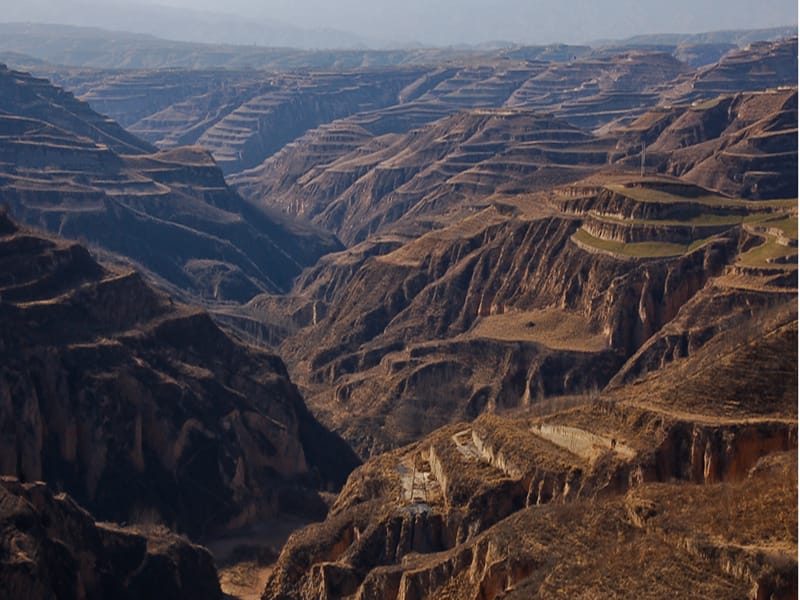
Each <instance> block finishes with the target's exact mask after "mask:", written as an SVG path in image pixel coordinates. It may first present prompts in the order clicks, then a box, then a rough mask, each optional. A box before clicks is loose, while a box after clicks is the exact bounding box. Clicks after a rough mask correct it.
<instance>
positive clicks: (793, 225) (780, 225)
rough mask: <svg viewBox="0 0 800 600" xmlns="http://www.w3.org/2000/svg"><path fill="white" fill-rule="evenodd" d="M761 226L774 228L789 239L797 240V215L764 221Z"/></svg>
mask: <svg viewBox="0 0 800 600" xmlns="http://www.w3.org/2000/svg"><path fill="white" fill-rule="evenodd" d="M761 224H762V225H763V226H765V227H774V228H775V229H780V230H781V231H782V232H783V234H784V235H785V236H786V237H787V238H789V239H792V240H796V239H797V215H789V216H786V217H775V218H773V219H766V220H764V221H762V222H761Z"/></svg>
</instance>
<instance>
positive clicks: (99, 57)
mask: <svg viewBox="0 0 800 600" xmlns="http://www.w3.org/2000/svg"><path fill="white" fill-rule="evenodd" d="M104 10H105V11H106V12H109V11H108V9H104ZM130 10H131V11H133V10H134V9H130ZM136 10H144V9H136ZM173 10H174V11H175V14H173ZM18 13H19V14H23V13H21V11H17V10H11V11H6V12H5V13H4V15H3V18H5V19H6V22H0V62H2V63H7V64H8V65H9V66H12V67H14V68H18V69H24V70H30V71H37V70H38V69H37V68H38V67H40V66H41V62H42V61H45V62H47V63H50V65H61V66H73V67H93V68H101V69H165V68H188V69H208V68H220V67H221V68H227V69H242V68H256V69H270V70H287V69H288V70H291V69H308V68H311V69H351V68H361V67H386V66H396V65H410V64H413V65H432V64H441V63H444V62H447V61H462V62H463V61H464V60H473V61H480V62H484V63H486V62H489V61H492V60H497V59H506V58H510V59H517V60H548V61H569V60H572V59H575V58H580V57H582V56H585V55H586V54H588V53H590V52H597V53H605V54H609V53H615V52H619V51H620V50H622V49H630V48H636V49H649V50H658V51H662V52H669V53H672V54H673V55H674V56H675V57H676V58H678V59H679V60H682V61H683V62H686V63H687V64H689V65H690V66H693V67H699V66H702V65H705V64H712V63H714V62H716V61H718V60H719V59H720V58H721V57H722V55H723V54H725V52H728V51H729V50H732V49H735V48H738V47H743V46H746V45H747V44H749V43H751V42H753V41H776V40H780V39H785V38H788V37H792V36H794V35H797V28H796V27H777V28H773V29H758V30H745V31H719V32H711V33H703V34H658V35H642V36H637V37H634V38H629V39H627V40H621V41H619V40H617V41H614V40H601V41H596V42H593V43H592V44H591V45H567V44H546V45H534V46H524V45H518V44H514V43H512V42H504V41H498V42H494V43H491V44H475V45H468V44H462V45H459V46H452V47H441V48H436V47H422V46H409V45H405V46H404V47H396V48H393V49H386V48H384V49H377V46H378V45H377V44H376V43H374V41H373V42H370V41H369V40H365V39H362V38H358V37H357V36H352V35H350V34H346V33H342V32H337V31H329V30H326V31H309V30H301V29H297V28H293V27H291V26H289V25H286V26H284V25H283V24H280V23H276V22H270V23H266V24H263V23H259V22H252V23H246V24H243V23H240V22H239V21H236V18H233V17H232V18H231V19H232V20H230V21H228V20H224V21H223V23H224V24H226V25H228V23H230V26H228V27H222V26H220V23H219V22H217V21H214V20H213V19H212V18H211V17H213V15H210V14H209V13H204V12H202V11H189V12H188V13H186V12H185V11H177V9H166V12H165V14H164V18H161V17H158V18H155V17H153V18H152V21H153V22H152V23H150V24H149V25H148V23H149V21H148V20H147V19H145V18H144V17H136V18H133V17H132V18H131V19H130V20H129V22H127V23H126V22H124V21H119V22H118V21H117V20H114V21H108V24H107V25H105V27H106V28H105V29H104V28H100V27H98V26H94V25H93V26H88V27H87V26H80V27H79V26H75V25H69V24H67V25H53V24H47V23H39V22H12V19H13V17H14V15H16V14H18ZM25 14H28V13H25ZM102 14H103V10H100V11H99V12H98V13H97V15H95V17H94V19H95V20H94V21H92V20H90V21H85V20H83V22H84V23H87V22H88V23H95V22H96V23H101V22H103V21H102V19H101V16H102ZM60 15H61V12H60V11H57V12H55V13H54V14H53V16H52V17H49V18H50V19H52V20H60V19H61V17H60ZM225 19H227V17H225ZM63 21H64V22H68V21H69V19H67V18H64V19H63ZM76 21H77V19H76ZM137 24H140V25H137ZM115 29H116V30H115ZM122 29H126V30H127V31H122ZM134 29H137V30H139V31H141V33H132V32H131V30H134ZM251 30H252V31H251ZM254 36H255V37H254ZM251 39H252V40H253V41H252V42H250V41H249V40H251ZM321 48H328V49H326V50H322V49H321ZM61 71H63V69H62V70H61ZM48 76H49V74H48Z"/></svg>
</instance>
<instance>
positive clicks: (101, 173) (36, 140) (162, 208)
mask: <svg viewBox="0 0 800 600" xmlns="http://www.w3.org/2000/svg"><path fill="white" fill-rule="evenodd" d="M0 86H2V87H3V89H4V90H5V93H4V96H3V98H4V99H3V103H4V112H3V113H2V114H0V157H2V158H0V178H1V179H0V193H2V197H3V202H4V203H5V204H6V206H8V207H9V208H10V210H11V211H12V213H13V214H14V215H15V217H16V218H18V219H21V220H24V221H25V222H27V223H30V224H34V225H36V226H40V227H44V228H46V229H48V230H50V231H53V232H56V233H59V234H61V235H64V236H68V237H72V238H82V239H84V240H86V241H87V242H90V243H92V244H95V245H97V246H100V247H102V248H104V249H106V250H110V251H112V252H116V253H118V254H119V255H122V256H124V257H127V258H128V259H131V260H133V261H135V262H136V263H137V264H138V265H139V266H140V267H142V268H144V269H146V270H148V271H149V272H151V273H152V274H153V275H155V276H156V277H157V278H159V279H160V281H161V282H162V283H164V284H165V285H167V286H170V287H171V289H173V290H174V292H175V293H179V294H188V297H194V298H206V299H210V300H217V301H220V300H236V301H239V302H241V301H246V300H248V299H249V298H251V297H252V296H254V295H256V294H258V293H261V292H266V291H272V292H280V291H285V290H287V289H288V288H289V286H290V285H291V280H292V278H293V277H294V276H296V275H297V274H298V273H299V272H300V271H301V270H302V268H303V267H304V266H308V265H310V264H313V262H314V261H316V259H317V258H318V257H319V256H320V255H322V254H324V253H326V252H329V251H331V250H335V249H339V248H340V247H341V246H340V245H339V244H338V242H337V241H335V240H334V239H333V238H332V237H331V236H329V235H326V234H322V233H320V232H318V231H315V230H314V229H313V228H310V227H305V226H302V225H299V224H289V223H287V222H285V221H284V220H283V219H281V218H280V217H276V216H274V215H272V214H270V213H269V211H266V210H262V209H258V208H255V207H253V206H251V205H249V204H247V203H245V202H244V201H243V200H242V199H241V198H240V197H239V196H238V195H237V194H235V193H234V192H232V191H231V190H230V188H228V186H227V185H226V183H225V180H224V178H223V176H222V173H221V171H220V170H219V168H218V167H217V165H216V163H215V162H214V160H213V159H212V158H211V156H210V155H209V154H208V153H207V151H205V150H202V149H200V148H196V147H194V148H179V149H173V150H169V151H162V152H154V153H149V152H148V153H144V152H145V151H149V150H150V147H149V146H148V145H147V144H146V143H144V142H139V141H138V140H137V139H136V138H134V137H132V136H130V135H129V134H127V133H125V132H124V131H123V130H122V129H121V128H119V126H117V125H115V124H113V123H110V124H109V122H108V120H107V119H103V118H101V117H100V116H99V115H97V114H96V113H94V112H92V111H91V110H90V109H89V108H88V106H86V105H85V104H83V103H79V102H77V101H75V100H74V98H72V96H70V95H68V94H65V93H64V92H62V91H60V90H58V89H57V88H54V87H52V86H51V85H49V84H47V83H46V82H44V81H42V80H39V79H35V78H32V77H30V76H27V75H24V74H22V73H18V72H15V71H9V70H6V69H2V70H0ZM65 114H66V115H68V117H69V118H66V117H64V116H63V115H65ZM101 125H102V127H101ZM117 132H121V133H119V135H117ZM123 134H124V135H123ZM112 136H113V137H112ZM125 136H127V137H125ZM126 139H130V140H133V141H132V142H126V141H124V140H126ZM134 142H137V143H138V144H139V145H140V148H139V149H137V148H136V147H134V146H133V143H134ZM134 150H137V153H136V154H133V153H132V152H133V151H134Z"/></svg>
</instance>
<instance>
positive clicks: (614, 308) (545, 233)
mask: <svg viewBox="0 0 800 600" xmlns="http://www.w3.org/2000/svg"><path fill="white" fill-rule="evenodd" d="M580 224H581V221H580V220H578V219H576V218H574V217H572V216H569V215H561V216H552V217H548V218H538V219H528V218H520V217H518V216H514V215H513V214H512V215H508V214H504V211H503V210H498V209H497V208H492V209H487V210H486V211H483V212H482V213H479V214H478V215H477V216H475V217H473V218H471V219H467V220H465V221H463V222H461V223H460V224H459V225H457V226H453V227H450V228H445V229H443V230H441V231H437V232H432V233H430V234H427V235H425V236H423V237H421V238H419V239H417V240H415V241H413V242H409V243H407V244H405V245H403V246H402V247H400V248H398V249H396V250H394V251H392V252H389V253H387V254H384V255H382V256H378V257H375V258H371V259H368V260H366V261H364V262H363V263H362V264H360V266H359V267H358V270H357V271H356V272H355V273H354V274H353V275H352V278H351V279H350V280H349V281H348V282H346V283H345V284H344V285H341V286H337V287H336V291H335V292H333V293H332V294H330V295H328V296H326V295H325V294H326V293H328V292H329V291H330V288H322V289H317V288H314V287H311V288H309V290H308V293H309V296H308V297H307V298H308V301H309V302H314V303H317V304H318V305H321V306H323V307H325V309H324V310H318V311H317V315H320V317H319V318H318V320H317V321H316V322H313V323H309V325H310V326H308V327H306V328H304V329H302V330H300V331H299V332H298V333H297V334H296V335H294V336H292V337H290V338H289V339H288V340H287V341H286V342H285V343H284V344H283V346H282V351H283V352H284V353H285V354H286V355H287V356H288V357H289V358H290V360H291V361H292V363H293V364H295V365H296V370H295V372H296V375H297V376H298V377H300V378H301V380H302V382H303V385H305V386H307V389H308V390H309V395H308V397H309V399H310V402H312V404H313V406H314V407H315V409H318V410H320V411H322V412H321V414H322V415H324V418H325V419H330V420H329V421H328V422H329V423H331V424H333V425H334V426H335V427H336V428H337V429H338V430H339V431H341V432H343V433H344V434H345V435H346V436H347V438H348V439H350V440H351V441H352V442H353V443H356V444H357V447H358V448H359V450H360V451H361V452H362V453H373V452H375V451H376V450H381V449H384V448H386V445H385V444H386V442H387V441H389V440H394V442H393V443H395V444H396V443H397V442H400V443H402V442H405V441H410V440H411V439H414V438H415V437H416V436H417V435H419V433H420V432H421V433H424V432H425V431H430V430H431V429H432V428H433V427H436V426H438V425H441V424H443V423H445V422H447V421H448V420H453V419H458V418H472V417H474V416H476V415H477V414H479V413H480V412H482V411H484V410H496V409H500V408H513V407H521V406H532V405H535V404H536V403H537V402H539V401H541V400H542V399H543V398H546V397H550V396H559V395H571V394H582V393H585V392H589V391H590V390H592V389H596V388H602V387H603V386H604V385H605V384H606V383H607V382H608V380H609V379H610V377H611V376H612V374H613V373H614V372H616V370H617V369H618V368H619V367H620V366H621V364H622V362H623V361H624V360H625V358H627V357H628V356H631V355H632V354H633V353H634V352H635V351H636V350H637V349H638V348H639V347H641V346H642V344H644V343H645V341H646V340H647V339H648V338H650V337H651V336H652V335H653V334H655V333H656V332H658V331H659V330H660V329H661V328H662V327H663V326H664V325H665V324H666V323H668V322H669V321H671V320H672V319H673V318H674V317H675V316H676V315H677V314H678V311H679V309H680V307H681V306H682V305H683V304H685V303H686V302H687V301H688V300H689V299H690V298H691V297H692V296H694V295H695V294H696V293H697V292H698V291H699V290H701V289H703V287H704V286H705V285H707V282H708V281H709V280H710V279H711V278H712V277H714V276H715V275H718V274H720V273H722V271H723V268H724V267H725V265H727V264H728V263H730V262H732V261H733V260H734V257H735V255H736V252H737V248H738V235H736V233H735V231H734V232H728V233H727V234H722V235H718V236H716V237H714V236H712V237H711V238H709V240H710V241H709V242H708V243H707V244H704V245H702V246H699V247H697V248H696V249H695V250H693V251H690V252H686V250H685V248H686V247H684V249H683V253H678V254H677V255H676V256H671V257H670V256H666V257H657V258H652V259H647V260H641V259H640V260H637V259H635V258H633V257H626V256H622V255H615V254H613V253H608V252H601V251H598V250H597V249H595V248H593V247H590V246H585V245H581V244H579V243H577V242H576V241H574V238H575V236H576V231H577V230H578V228H579V227H580ZM296 291H297V292H298V293H299V294H302V293H303V290H302V289H297V290H296ZM314 294H322V295H319V296H315V295H314ZM317 304H315V306H317ZM589 364H591V365H592V367H591V368H586V367H584V366H582V365H589ZM343 408H346V410H345V411H344V412H343V410H342V409H343ZM343 414H347V415H348V418H347V419H345V418H343V417H340V416H337V415H343ZM354 415H358V416H359V417H360V418H359V419H357V420H355V421H354V420H353V416H354ZM423 415H424V416H423ZM376 417H377V418H378V421H375V420H374V419H375V418H376ZM361 418H364V419H366V420H364V421H362V420H361ZM411 423H414V424H415V425H414V427H410V424H411ZM379 424H380V425H388V426H385V427H382V428H381V429H380V431H381V432H382V433H381V435H377V436H376V434H375V430H376V429H378V427H377V426H378V425H379ZM420 427H422V430H421V431H420V430H419V428H420ZM381 437H383V438H384V441H381V439H380V438H381Z"/></svg>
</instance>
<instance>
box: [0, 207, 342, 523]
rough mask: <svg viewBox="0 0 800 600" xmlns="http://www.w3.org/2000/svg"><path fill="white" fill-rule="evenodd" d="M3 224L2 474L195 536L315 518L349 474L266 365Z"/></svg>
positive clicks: (150, 297) (192, 315)
mask: <svg viewBox="0 0 800 600" xmlns="http://www.w3.org/2000/svg"><path fill="white" fill-rule="evenodd" d="M0 222H2V228H0V229H2V232H3V233H2V236H1V237H0V262H1V263H2V265H3V267H2V275H0V295H1V297H2V300H0V322H2V327H1V328H0V331H2V333H1V334H0V355H2V365H3V366H2V369H0V430H1V431H3V436H2V438H0V448H1V449H2V450H1V451H0V463H2V464H0V469H1V470H2V473H3V474H7V475H14V476H17V477H19V478H20V479H21V480H23V481H38V480H45V481H47V482H48V484H49V485H51V486H52V487H53V488H54V489H56V490H59V491H60V490H64V491H67V492H69V493H70V494H71V495H72V496H73V497H75V498H76V499H77V500H78V501H79V502H80V503H81V504H83V505H85V506H87V507H88V508H89V509H90V510H92V511H93V513H94V514H96V515H97V516H98V517H99V518H101V519H108V520H114V521H117V522H122V521H128V522H137V521H141V520H144V521H152V520H154V521H155V522H160V523H163V524H166V525H169V526H171V527H176V528H178V529H180V530H183V531H187V532H191V533H193V534H202V533H208V532H212V531H214V530H219V529H220V528H225V527H229V526H236V525H238V524H244V523H246V522H250V521H252V520H253V519H256V518H262V517H265V516H271V515H274V514H276V513H277V512H279V511H286V510H289V511H292V510H294V511H299V512H300V513H305V514H308V515H320V514H324V512H325V506H324V504H323V503H322V502H321V500H320V499H319V497H318V496H317V494H316V492H315V491H314V490H318V489H325V488H326V487H327V486H333V487H335V486H337V485H340V484H341V483H342V482H343V480H344V478H345V477H346V476H347V473H348V472H349V471H350V470H351V469H352V468H353V466H355V464H356V460H355V457H354V456H353V455H352V453H351V452H350V450H349V448H347V446H346V445H345V444H343V443H342V442H341V441H340V440H338V439H337V438H336V437H335V436H333V435H332V434H330V433H329V432H327V431H326V430H325V429H323V428H322V427H321V426H320V425H319V424H318V423H317V422H316V421H315V420H314V418H313V417H312V416H311V415H310V414H309V413H308V411H307V409H306V407H305V404H304V403H303V400H302V398H301V397H300V395H299V393H298V392H297V390H296V388H295V387H294V386H293V385H292V383H291V382H290V381H289V378H288V375H287V373H286V369H285V367H284V365H283V363H282V362H281V361H280V359H279V358H278V357H276V356H275V355H272V354H268V353H265V352H262V351H258V350H255V349H253V348H249V347H246V346H244V345H242V344H240V343H238V342H236V341H234V340H233V339H232V338H230V337H228V336H227V335H226V334H224V333H223V332H222V331H221V330H220V329H218V328H217V326H216V325H215V324H214V323H213V321H212V320H211V318H210V317H209V316H208V314H206V313H204V312H202V311H199V310H197V309H191V308H189V307H186V306H183V305H180V304H176V303H175V302H174V301H173V300H172V299H171V298H169V297H168V296H166V295H164V294H162V293H159V292H157V291H155V290H154V289H153V288H151V287H150V286H148V285H147V284H146V283H145V282H144V281H143V280H142V278H141V277H140V276H139V275H138V274H137V273H135V272H131V271H120V270H118V269H115V268H113V267H109V266H104V265H100V264H98V263H97V262H95V261H94V259H93V258H92V257H91V256H90V255H89V253H88V252H87V250H86V249H85V248H83V247H82V246H80V245H78V244H76V243H74V242H64V241H59V240H54V239H49V238H47V237H44V236H42V235H40V234H36V233H33V232H31V231H28V230H25V229H20V228H18V226H16V225H15V224H14V223H13V222H11V221H10V220H9V219H8V218H7V217H6V216H4V215H3V216H2V217H0Z"/></svg>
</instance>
